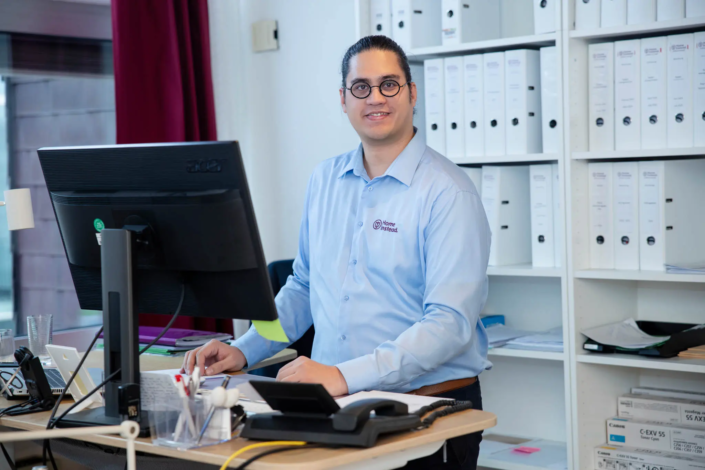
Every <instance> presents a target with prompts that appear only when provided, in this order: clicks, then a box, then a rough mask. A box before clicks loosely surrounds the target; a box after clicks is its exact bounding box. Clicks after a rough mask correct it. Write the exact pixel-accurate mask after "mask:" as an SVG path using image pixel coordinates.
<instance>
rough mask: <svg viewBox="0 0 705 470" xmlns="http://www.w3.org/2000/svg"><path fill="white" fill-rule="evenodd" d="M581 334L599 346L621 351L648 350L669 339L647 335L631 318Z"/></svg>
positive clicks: (667, 337) (668, 337)
mask: <svg viewBox="0 0 705 470" xmlns="http://www.w3.org/2000/svg"><path fill="white" fill-rule="evenodd" d="M582 333H583V334H584V335H585V336H587V337H588V338H590V339H591V340H593V341H596V342H598V343H600V344H604V345H607V346H616V347H618V348H623V349H643V348H648V347H650V346H656V345H658V344H661V343H663V342H665V341H668V340H669V339H671V337H670V336H651V335H647V334H646V333H644V332H643V331H641V329H639V326H638V325H637V324H636V322H635V321H634V319H633V318H630V319H629V320H624V321H623V322H621V323H611V324H609V325H604V326H598V327H597V328H590V329H588V330H585V331H583V332H582Z"/></svg>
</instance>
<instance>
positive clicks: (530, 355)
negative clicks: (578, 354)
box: [487, 348, 565, 362]
mask: <svg viewBox="0 0 705 470" xmlns="http://www.w3.org/2000/svg"><path fill="white" fill-rule="evenodd" d="M487 354H488V355H490V356H502V357H521V358H524V359H541V360H546V361H561V362H562V361H564V360H565V354H564V353H559V352H549V351H528V350H524V349H509V348H493V349H490V350H489V351H488V353H487Z"/></svg>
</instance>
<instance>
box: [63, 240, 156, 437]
mask: <svg viewBox="0 0 705 470" xmlns="http://www.w3.org/2000/svg"><path fill="white" fill-rule="evenodd" d="M146 230H148V227H147V226H128V227H125V228H123V229H103V231H102V232H100V237H99V238H100V239H101V241H100V243H101V247H100V256H101V278H102V289H103V345H104V348H103V354H104V377H106V378H107V377H109V376H110V375H111V374H113V373H114V372H115V371H117V370H118V369H119V370H120V372H119V373H118V374H117V375H116V376H115V377H114V378H112V379H111V380H110V381H109V382H107V383H106V384H105V394H104V398H105V406H104V407H101V408H93V409H90V410H83V411H79V412H77V413H74V414H71V415H67V416H66V417H65V418H63V419H62V420H61V421H59V423H58V424H57V425H56V427H58V428H69V427H87V426H106V425H115V424H120V423H122V422H123V421H125V420H127V419H129V420H133V421H136V422H138V423H139V425H140V437H147V436H149V420H148V418H147V413H146V412H143V411H142V409H141V406H140V394H139V384H140V364H139V329H138V323H139V320H138V315H137V310H136V302H135V297H134V289H133V287H134V283H135V275H136V273H135V269H134V267H135V266H136V244H137V242H138V241H139V238H140V236H141V235H144V233H145V231H146ZM96 393H97V392H96ZM120 395H124V396H125V397H126V398H123V400H122V401H123V403H120V401H121V400H120Z"/></svg>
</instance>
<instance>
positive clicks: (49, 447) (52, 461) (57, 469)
mask: <svg viewBox="0 0 705 470" xmlns="http://www.w3.org/2000/svg"><path fill="white" fill-rule="evenodd" d="M46 449H47V451H49V459H50V460H51V465H52V467H54V470H59V467H58V466H57V465H56V460H54V454H53V453H52V452H51V446H50V445H48V444H47V446H46Z"/></svg>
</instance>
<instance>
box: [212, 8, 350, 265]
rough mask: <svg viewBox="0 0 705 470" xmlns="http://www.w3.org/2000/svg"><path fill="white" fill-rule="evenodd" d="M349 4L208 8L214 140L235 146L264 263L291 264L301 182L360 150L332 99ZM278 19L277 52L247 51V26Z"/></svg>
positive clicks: (303, 188)
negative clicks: (242, 162)
mask: <svg viewBox="0 0 705 470" xmlns="http://www.w3.org/2000/svg"><path fill="white" fill-rule="evenodd" d="M354 6H355V2H354V0H335V1H331V0H307V1H305V2H304V1H291V0H237V1H235V0H209V9H210V22H211V54H212V59H213V60H212V61H213V65H212V67H213V75H214V78H213V82H214V88H215V98H216V113H217V121H218V138H219V139H221V140H225V139H235V140H239V141H240V145H241V148H242V152H243V157H244V159H245V164H246V167H247V172H248V179H249V183H250V189H251V192H252V197H253V200H254V204H255V211H256V213H257V221H258V225H259V229H260V235H261V237H262V242H263V244H264V249H265V255H266V257H267V261H268V262H269V261H274V260H277V259H284V258H293V257H294V256H295V255H296V250H297V247H298V230H299V222H300V217H301V210H302V207H303V200H304V195H305V192H306V184H307V182H308V177H309V175H310V174H311V172H312V170H313V169H314V167H315V166H316V165H317V164H318V163H319V162H321V161H322V160H324V159H326V158H330V157H333V156H335V155H338V154H340V153H343V152H346V151H348V150H350V149H352V148H354V147H356V146H357V145H358V143H359V139H358V137H357V134H356V133H355V131H354V130H353V128H352V126H351V125H350V123H349V121H348V118H347V116H346V115H345V114H344V113H343V112H342V111H341V109H340V104H339V97H338V89H339V88H340V61H341V60H342V58H343V55H344V53H345V51H346V50H347V48H348V47H349V46H350V45H352V44H353V43H354V42H355V39H356V38H355V8H354ZM265 19H266V20H277V22H278V27H279V50H278V51H271V52H264V53H253V52H252V42H251V24H252V23H253V22H255V21H260V20H265Z"/></svg>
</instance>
